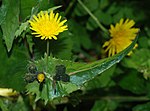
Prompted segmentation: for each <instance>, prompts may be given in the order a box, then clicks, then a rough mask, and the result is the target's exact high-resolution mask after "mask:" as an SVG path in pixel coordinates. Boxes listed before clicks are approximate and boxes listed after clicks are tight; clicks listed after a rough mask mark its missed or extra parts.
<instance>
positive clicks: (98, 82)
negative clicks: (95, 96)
mask: <svg viewBox="0 0 150 111" xmlns="http://www.w3.org/2000/svg"><path fill="white" fill-rule="evenodd" d="M115 69H116V68H115V66H113V67H111V68H109V69H108V70H106V71H104V72H103V73H102V74H101V75H100V76H98V77H96V78H94V79H93V80H91V81H89V82H88V83H87V84H86V86H85V89H86V90H92V89H97V88H103V87H107V86H108V85H109V83H110V82H111V77H112V75H113V73H114V70H115Z"/></svg>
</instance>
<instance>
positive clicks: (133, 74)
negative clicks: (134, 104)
mask: <svg viewBox="0 0 150 111" xmlns="http://www.w3.org/2000/svg"><path fill="white" fill-rule="evenodd" d="M133 78H134V79H133ZM131 84H132V85H131ZM119 85H120V86H121V87H122V88H123V89H125V90H129V91H131V92H133V93H135V94H145V93H146V92H147V91H146V90H145V89H146V86H145V82H144V79H143V78H141V76H139V75H138V73H137V71H134V70H133V71H130V73H128V74H126V75H125V77H124V78H123V79H121V80H120V82H119Z"/></svg>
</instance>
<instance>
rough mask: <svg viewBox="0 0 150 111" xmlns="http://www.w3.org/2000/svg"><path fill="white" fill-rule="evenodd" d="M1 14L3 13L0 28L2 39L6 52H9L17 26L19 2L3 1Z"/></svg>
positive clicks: (14, 0)
mask: <svg viewBox="0 0 150 111" xmlns="http://www.w3.org/2000/svg"><path fill="white" fill-rule="evenodd" d="M2 5H3V6H2V8H3V7H6V9H5V10H3V9H2V11H4V12H2V11H1V13H2V14H3V13H5V16H4V19H3V22H2V23H1V28H2V31H3V39H4V40H5V43H6V46H7V50H8V51H10V50H11V47H12V44H13V40H14V38H15V31H16V29H17V28H18V25H19V2H18V1H17V0H13V1H12V0H4V1H3V4H2Z"/></svg>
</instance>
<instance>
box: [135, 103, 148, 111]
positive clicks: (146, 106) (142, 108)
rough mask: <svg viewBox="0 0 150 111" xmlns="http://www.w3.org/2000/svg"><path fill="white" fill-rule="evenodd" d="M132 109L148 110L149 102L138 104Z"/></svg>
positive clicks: (138, 110) (136, 110)
mask: <svg viewBox="0 0 150 111" xmlns="http://www.w3.org/2000/svg"><path fill="white" fill-rule="evenodd" d="M133 111H150V102H147V103H146V104H140V105H137V106H135V107H134V108H133Z"/></svg>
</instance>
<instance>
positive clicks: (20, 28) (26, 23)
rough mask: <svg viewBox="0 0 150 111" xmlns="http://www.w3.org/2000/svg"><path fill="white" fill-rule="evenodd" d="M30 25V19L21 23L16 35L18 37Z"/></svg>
mask: <svg viewBox="0 0 150 111" xmlns="http://www.w3.org/2000/svg"><path fill="white" fill-rule="evenodd" d="M28 25H29V23H28V21H27V22H24V23H21V25H20V26H19V29H18V30H17V31H16V32H15V36H16V37H18V36H20V35H21V33H22V32H23V31H25V30H26V29H27V27H28Z"/></svg>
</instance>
